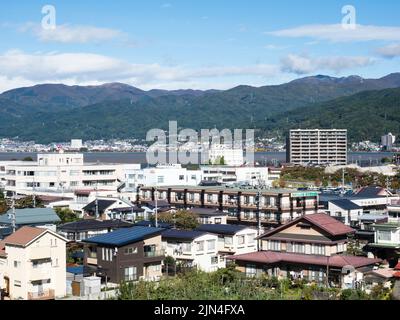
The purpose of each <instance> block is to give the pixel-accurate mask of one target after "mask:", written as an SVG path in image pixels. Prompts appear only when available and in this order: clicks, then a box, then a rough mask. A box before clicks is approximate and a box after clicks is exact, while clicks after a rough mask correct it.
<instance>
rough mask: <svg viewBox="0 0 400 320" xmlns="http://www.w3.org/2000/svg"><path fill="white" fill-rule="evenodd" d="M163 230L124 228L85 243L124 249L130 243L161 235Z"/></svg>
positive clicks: (87, 240)
mask: <svg viewBox="0 0 400 320" xmlns="http://www.w3.org/2000/svg"><path fill="white" fill-rule="evenodd" d="M163 230H164V229H162V228H150V227H132V228H124V229H119V230H117V231H113V232H110V233H106V234H102V235H99V236H95V237H92V238H89V239H86V240H83V242H88V243H97V244H103V245H107V246H116V247H122V246H124V245H127V244H130V243H135V242H138V241H142V240H144V239H147V238H150V237H154V236H156V235H159V234H161V232H162V231H163Z"/></svg>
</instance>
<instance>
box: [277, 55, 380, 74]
mask: <svg viewBox="0 0 400 320" xmlns="http://www.w3.org/2000/svg"><path fill="white" fill-rule="evenodd" d="M372 63H374V59H372V58H369V57H339V56H337V57H321V58H312V57H308V56H306V55H303V56H300V55H296V54H289V55H288V56H286V57H285V58H283V59H282V60H281V64H282V70H283V71H285V72H290V73H295V74H299V75H301V74H308V73H312V72H315V71H318V70H328V71H334V72H340V71H342V70H346V69H353V68H359V67H364V66H368V65H371V64H372Z"/></svg>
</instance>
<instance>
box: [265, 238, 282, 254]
mask: <svg viewBox="0 0 400 320" xmlns="http://www.w3.org/2000/svg"><path fill="white" fill-rule="evenodd" d="M268 250H271V251H281V242H280V241H273V240H271V241H268Z"/></svg>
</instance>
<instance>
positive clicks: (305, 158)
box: [286, 129, 347, 165]
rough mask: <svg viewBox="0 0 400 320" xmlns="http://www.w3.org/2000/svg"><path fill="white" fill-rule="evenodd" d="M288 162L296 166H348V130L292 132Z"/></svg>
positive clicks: (298, 130) (301, 130) (287, 151)
mask: <svg viewBox="0 0 400 320" xmlns="http://www.w3.org/2000/svg"><path fill="white" fill-rule="evenodd" d="M286 153H287V155H286V162H288V163H292V164H296V165H309V164H317V165H328V164H335V165H346V164H347V130H346V129H295V130H290V133H289V136H288V139H287V143H286Z"/></svg>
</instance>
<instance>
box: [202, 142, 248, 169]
mask: <svg viewBox="0 0 400 320" xmlns="http://www.w3.org/2000/svg"><path fill="white" fill-rule="evenodd" d="M243 154H244V152H243V149H242V148H232V147H230V146H226V145H224V144H212V145H211V148H210V149H209V151H208V159H209V161H210V162H211V163H212V164H225V165H228V166H241V165H243V164H244V162H245V159H244V156H243ZM221 162H223V163H221Z"/></svg>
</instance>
